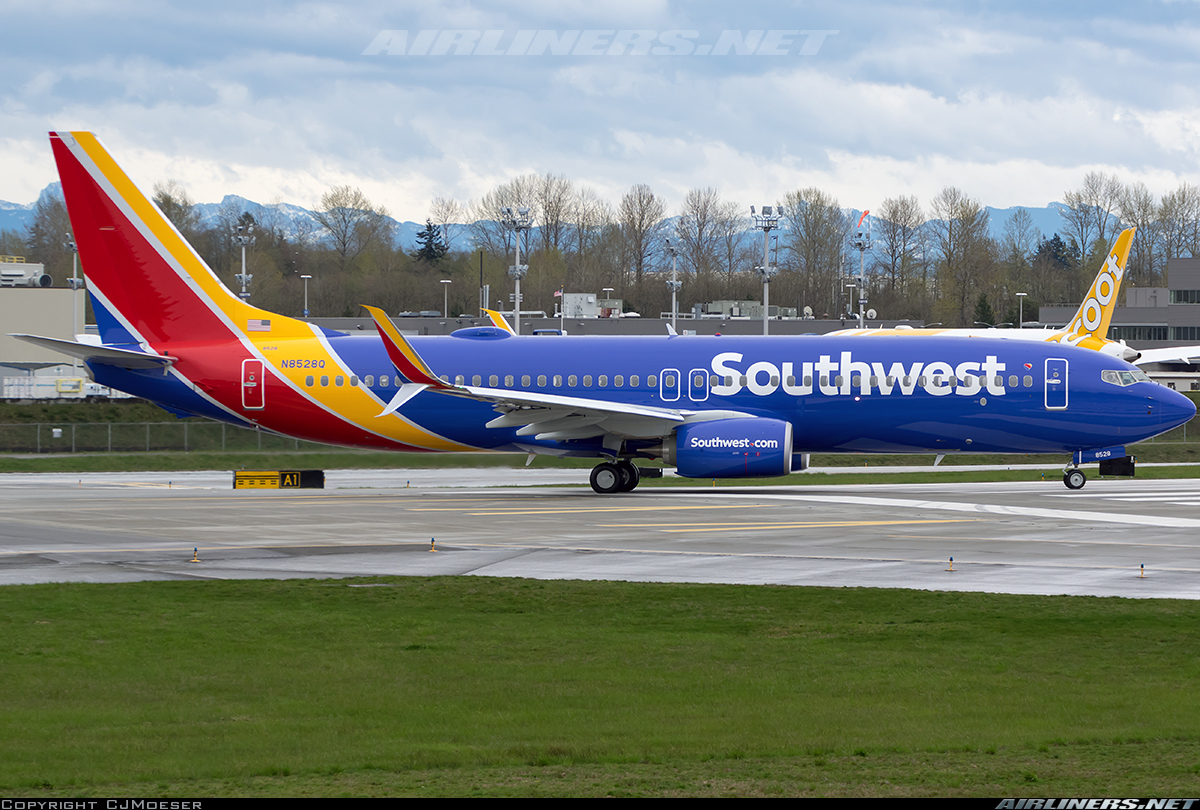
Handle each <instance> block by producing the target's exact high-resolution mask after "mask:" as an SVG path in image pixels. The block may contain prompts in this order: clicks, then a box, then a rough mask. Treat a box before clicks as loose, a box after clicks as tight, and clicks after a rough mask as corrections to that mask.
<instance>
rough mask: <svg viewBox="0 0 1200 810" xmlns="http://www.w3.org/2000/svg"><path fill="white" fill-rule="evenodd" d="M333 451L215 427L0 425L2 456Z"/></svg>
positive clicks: (187, 424)
mask: <svg viewBox="0 0 1200 810" xmlns="http://www.w3.org/2000/svg"><path fill="white" fill-rule="evenodd" d="M331 447H332V446H331V445H328V444H320V443H318V442H306V441H301V440H300V439H292V438H288V437H287V436H277V435H275V434H274V433H268V432H266V431H262V430H254V429H253V428H242V427H237V426H236V425H226V424H221V423H219V422H97V423H70V422H64V423H55V422H44V423H35V424H19V425H0V452H2V453H137V452H147V453H148V452H179V451H183V452H225V451H228V452H237V451H247V450H267V451H287V450H315V451H321V450H329V449H331Z"/></svg>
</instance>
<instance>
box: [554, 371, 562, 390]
mask: <svg viewBox="0 0 1200 810" xmlns="http://www.w3.org/2000/svg"><path fill="white" fill-rule="evenodd" d="M554 387H555V388H562V375H561V374H555V375H554Z"/></svg>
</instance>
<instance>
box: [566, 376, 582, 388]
mask: <svg viewBox="0 0 1200 810" xmlns="http://www.w3.org/2000/svg"><path fill="white" fill-rule="evenodd" d="M578 382H579V378H578V377H576V376H575V375H574V374H572V375H570V376H569V377H567V385H568V386H570V387H571V388H574V387H575V386H576V385H577V384H578Z"/></svg>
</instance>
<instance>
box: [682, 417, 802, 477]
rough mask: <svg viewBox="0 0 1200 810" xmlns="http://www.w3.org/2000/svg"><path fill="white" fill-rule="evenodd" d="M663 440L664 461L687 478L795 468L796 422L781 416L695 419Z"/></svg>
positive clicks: (772, 473) (764, 473)
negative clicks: (772, 417)
mask: <svg viewBox="0 0 1200 810" xmlns="http://www.w3.org/2000/svg"><path fill="white" fill-rule="evenodd" d="M663 444H664V448H663V449H664V454H663V461H665V462H666V463H667V464H673V465H674V466H675V470H676V472H678V473H679V475H681V476H683V477H684V478H754V477H765V476H776V475H787V474H788V473H790V472H791V471H792V424H791V422H785V421H783V420H781V419H719V420H716V421H713V422H693V423H691V424H687V425H682V426H681V427H680V428H679V429H678V430H676V431H675V437H674V441H671V440H668V441H666V442H664V443H663Z"/></svg>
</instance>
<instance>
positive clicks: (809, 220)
mask: <svg viewBox="0 0 1200 810" xmlns="http://www.w3.org/2000/svg"><path fill="white" fill-rule="evenodd" d="M781 210H782V212H783V220H784V223H785V225H786V230H785V231H784V233H783V235H782V236H781V237H780V242H781V243H783V244H784V245H785V249H786V253H787V254H788V256H789V261H788V262H787V264H785V265H784V269H785V271H787V272H784V273H781V274H780V276H779V277H778V278H777V282H776V283H777V284H778V285H779V287H780V288H781V290H780V292H781V293H782V295H781V296H780V300H781V301H786V300H796V301H798V304H797V306H798V307H799V308H801V309H803V307H804V306H806V305H807V306H811V307H812V308H813V310H814V311H815V312H836V311H837V310H838V309H839V301H840V296H841V289H842V281H841V279H842V276H843V274H844V262H845V247H846V239H847V237H848V236H849V234H850V227H851V225H852V223H851V222H850V217H848V216H847V215H846V213H845V212H844V211H842V209H841V207H840V206H839V205H838V201H837V199H836V198H834V197H832V196H830V195H829V194H827V193H825V192H824V191H822V190H821V189H818V188H806V189H801V190H799V191H792V192H789V193H788V195H787V196H786V197H784V200H783V205H782V206H781ZM772 298H774V296H772Z"/></svg>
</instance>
